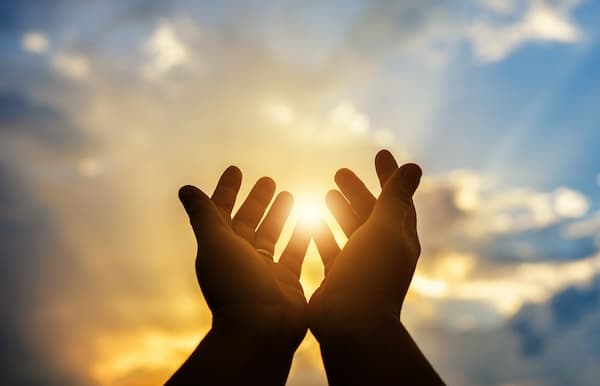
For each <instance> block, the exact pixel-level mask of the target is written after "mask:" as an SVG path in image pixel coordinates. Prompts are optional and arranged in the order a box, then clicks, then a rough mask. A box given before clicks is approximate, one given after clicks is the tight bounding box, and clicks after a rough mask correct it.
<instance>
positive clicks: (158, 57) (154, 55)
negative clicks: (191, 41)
mask: <svg viewBox="0 0 600 386" xmlns="http://www.w3.org/2000/svg"><path fill="white" fill-rule="evenodd" d="M143 51H144V53H146V54H147V55H148V56H149V57H150V61H149V62H148V63H147V64H145V65H144V67H143V68H142V76H143V77H145V78H146V79H157V78H159V77H161V76H162V75H164V74H166V73H168V72H169V71H171V70H173V69H175V68H177V67H179V66H180V65H182V64H184V63H185V62H186V61H187V60H188V56H189V54H188V50H187V48H186V46H185V44H184V43H183V42H182V41H181V40H180V39H179V37H178V36H177V35H176V33H175V30H174V29H173V28H172V26H170V25H169V24H165V23H162V24H159V25H158V26H157V27H156V28H155V29H154V31H153V32H152V35H151V36H150V37H149V38H148V39H147V40H146V41H145V42H144V44H143Z"/></svg>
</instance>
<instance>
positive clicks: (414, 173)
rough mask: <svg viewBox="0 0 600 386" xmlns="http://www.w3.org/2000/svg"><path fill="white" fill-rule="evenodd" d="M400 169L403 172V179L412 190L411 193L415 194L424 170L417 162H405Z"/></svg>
mask: <svg viewBox="0 0 600 386" xmlns="http://www.w3.org/2000/svg"><path fill="white" fill-rule="evenodd" d="M400 169H401V173H402V179H403V180H404V182H405V183H406V186H407V188H408V190H409V191H410V192H411V195H412V194H414V193H415V191H416V190H417V188H418V187H419V183H420V182H421V177H422V176H423V170H422V169H421V167H420V166H419V165H417V164H415V163H407V164H404V165H402V167H401V168H400Z"/></svg>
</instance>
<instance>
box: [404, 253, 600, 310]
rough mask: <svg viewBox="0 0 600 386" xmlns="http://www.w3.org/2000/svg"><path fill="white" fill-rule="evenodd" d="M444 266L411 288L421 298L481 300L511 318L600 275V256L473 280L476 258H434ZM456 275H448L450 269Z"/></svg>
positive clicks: (525, 266)
mask: <svg viewBox="0 0 600 386" xmlns="http://www.w3.org/2000/svg"><path fill="white" fill-rule="evenodd" d="M432 260H439V261H441V262H442V263H441V264H442V265H441V266H440V267H438V268H437V269H434V270H432V272H431V273H428V274H422V273H417V274H416V275H415V277H414V280H413V282H412V285H411V288H412V290H414V291H415V292H417V293H419V294H420V295H423V296H426V297H430V298H439V299H446V300H472V301H481V302H484V303H486V304H489V305H491V306H492V307H493V308H495V309H496V310H497V311H498V312H499V313H500V314H503V315H506V316H510V315H512V314H514V313H515V312H516V311H517V310H518V309H519V308H520V307H521V306H522V305H523V304H524V303H527V302H536V303H539V302H544V301H546V300H548V299H549V298H550V297H551V296H552V295H553V294H555V293H556V292H557V291H560V290H562V289H564V288H566V287H570V286H572V285H580V284H584V283H586V282H588V281H589V280H591V279H593V278H594V277H595V275H597V274H599V273H600V255H596V256H592V257H588V258H586V259H582V260H578V261H574V262H558V263H556V262H544V263H522V264H518V265H515V266H514V267H512V268H511V269H510V270H508V271H507V270H502V271H499V273H496V274H494V275H492V276H487V277H481V276H480V277H473V276H470V275H468V273H469V272H470V271H471V269H472V264H473V257H472V256H470V255H463V254H446V255H440V256H436V257H432ZM453 265H456V266H457V268H456V272H454V274H452V275H451V276H447V275H446V274H445V272H446V271H447V268H448V267H452V266H453Z"/></svg>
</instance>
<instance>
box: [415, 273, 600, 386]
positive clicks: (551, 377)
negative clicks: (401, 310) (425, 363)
mask: <svg viewBox="0 0 600 386" xmlns="http://www.w3.org/2000/svg"><path fill="white" fill-rule="evenodd" d="M599 294H600V276H596V278H594V279H593V280H592V281H591V282H590V283H588V284H587V286H584V287H571V288H567V289H565V290H563V291H560V292H559V293H557V294H556V295H554V296H553V297H552V298H551V299H549V300H548V301H547V302H545V303H531V304H526V305H525V306H523V307H522V308H521V310H520V311H519V312H517V314H515V316H513V317H512V318H510V319H509V320H507V321H506V322H504V323H502V324H501V325H498V326H496V327H492V328H479V329H474V330H459V329H453V330H449V329H448V328H447V327H446V326H445V325H443V324H440V323H439V322H436V323H435V325H431V326H429V327H426V328H425V329H424V330H422V331H419V333H418V334H417V336H418V338H419V342H422V343H423V345H424V350H425V352H427V353H428V354H430V355H431V358H432V360H433V363H434V364H435V365H436V366H437V367H438V369H439V370H440V371H441V372H442V374H443V375H444V376H445V379H446V381H448V383H449V384H461V385H502V384H519V385H521V384H524V385H546V386H561V385H574V386H593V385H596V384H597V380H598V379H599V377H600V368H598V366H597V363H598V360H600V349H598V347H600V334H599V331H600V307H599V304H600V303H599V299H600V298H599V296H600V295H599ZM449 352H451V353H452V354H451V355H448V353H449Z"/></svg>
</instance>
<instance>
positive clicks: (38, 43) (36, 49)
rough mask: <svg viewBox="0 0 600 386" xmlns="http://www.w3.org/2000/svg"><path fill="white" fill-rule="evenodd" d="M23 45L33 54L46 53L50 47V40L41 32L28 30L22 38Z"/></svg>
mask: <svg viewBox="0 0 600 386" xmlns="http://www.w3.org/2000/svg"><path fill="white" fill-rule="evenodd" d="M21 45H22V46H23V49H24V50H25V51H27V52H31V53H33V54H45V53H46V52H48V49H49V48H50V41H49V40H48V38H47V37H46V36H45V35H44V34H42V33H40V32H35V31H31V32H27V33H26V34H24V35H23V37H22V38H21Z"/></svg>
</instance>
